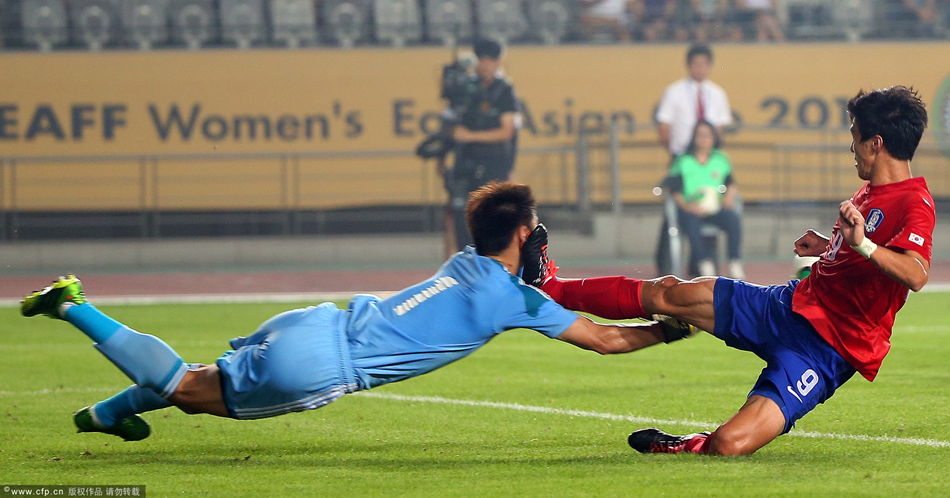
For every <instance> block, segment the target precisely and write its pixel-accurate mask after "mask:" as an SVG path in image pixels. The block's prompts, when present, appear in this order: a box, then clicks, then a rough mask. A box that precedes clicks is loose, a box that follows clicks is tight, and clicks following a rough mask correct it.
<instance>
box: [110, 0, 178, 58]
mask: <svg viewBox="0 0 950 498" xmlns="http://www.w3.org/2000/svg"><path fill="white" fill-rule="evenodd" d="M119 18H120V20H121V23H122V29H121V31H122V37H121V38H122V41H123V43H124V44H125V45H127V46H135V47H138V48H139V49H140V50H149V49H151V48H152V47H153V46H154V45H157V44H162V43H164V42H166V41H167V40H168V0H125V1H124V2H122V8H121V11H120V16H119Z"/></svg>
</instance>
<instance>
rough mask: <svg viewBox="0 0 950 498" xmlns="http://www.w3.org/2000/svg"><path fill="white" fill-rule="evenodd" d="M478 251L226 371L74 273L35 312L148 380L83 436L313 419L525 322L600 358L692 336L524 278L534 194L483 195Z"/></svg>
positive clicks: (279, 330) (475, 199)
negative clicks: (597, 308)
mask: <svg viewBox="0 0 950 498" xmlns="http://www.w3.org/2000/svg"><path fill="white" fill-rule="evenodd" d="M467 217H468V223H469V229H470V230H471V232H472V236H473V238H474V241H475V246H474V247H472V246H468V247H466V248H465V250H464V251H461V252H459V253H456V254H455V255H453V256H452V257H451V258H449V260H448V261H446V263H445V264H443V265H442V267H441V268H440V269H439V270H438V272H436V274H435V275H433V276H432V277H431V278H429V279H428V280H426V281H424V282H421V283H419V284H417V285H414V286H412V287H409V288H407V289H404V290H402V291H401V292H399V293H397V294H396V295H394V296H392V297H390V298H387V299H382V300H380V299H379V298H377V297H375V296H370V295H358V296H356V297H354V298H353V300H352V301H350V303H349V307H348V309H345V310H340V309H337V307H336V306H335V305H333V304H332V303H323V304H321V305H319V306H312V307H309V308H304V309H296V310H291V311H287V312H285V313H282V314H279V315H277V316H275V317H273V318H271V319H269V320H267V321H266V322H264V323H263V324H262V325H261V326H260V328H259V329H258V330H257V332H255V333H254V334H252V335H250V336H248V337H239V338H237V339H234V340H232V341H231V342H230V346H231V349H230V350H229V351H227V352H225V353H224V355H223V356H221V357H220V358H219V359H218V360H217V361H216V362H215V364H213V365H202V364H189V363H185V362H184V361H183V360H182V359H181V357H179V355H178V354H177V353H176V352H175V351H174V350H172V348H171V347H169V346H168V345H167V344H166V343H164V342H163V341H162V340H161V339H159V338H157V337H155V336H152V335H147V334H141V333H139V332H136V331H134V330H132V329H130V328H129V327H126V326H125V325H123V324H121V323H119V322H117V321H115V320H113V319H112V318H110V317H108V316H106V315H105V314H103V313H102V312H100V311H99V310H97V309H96V308H95V307H93V306H92V305H91V304H89V303H88V302H87V301H86V299H85V296H84V295H83V291H82V287H81V283H80V282H79V280H78V279H77V278H76V277H75V276H72V275H70V276H68V277H61V278H60V279H59V280H57V281H56V282H54V283H53V285H51V286H50V287H47V288H46V289H43V290H42V291H38V292H34V293H33V294H31V295H29V296H27V297H26V298H24V300H23V302H22V306H21V312H22V314H23V315H25V316H34V315H39V314H43V315H47V316H50V317H52V318H60V319H63V320H65V321H67V322H69V323H71V324H72V325H74V326H75V327H76V328H78V329H79V330H81V331H82V332H84V333H85V334H86V335H87V336H89V338H90V339H92V340H93V341H94V342H95V343H96V344H95V348H96V349H98V350H99V351H100V352H101V353H102V354H103V355H105V356H106V358H108V359H109V360H110V361H112V363H114V364H115V365H116V366H117V367H119V369H120V370H122V372H124V373H125V374H126V375H128V376H129V378H131V379H132V380H133V381H134V382H135V385H133V386H131V387H129V388H127V389H125V390H124V391H122V392H120V393H118V394H116V395H115V396H112V397H111V398H109V399H106V400H104V401H100V402H99V403H96V404H95V405H92V406H89V407H86V408H83V409H81V410H79V411H78V412H76V413H75V415H74V416H73V420H74V422H75V423H76V426H77V428H78V429H79V431H80V432H103V433H107V434H114V435H116V436H119V437H122V438H123V439H125V440H129V441H133V440H139V439H144V438H145V437H148V435H149V432H150V431H149V426H148V423H146V422H145V420H144V419H142V418H141V417H140V416H139V415H138V414H140V413H144V412H148V411H151V410H157V409H161V408H166V407H169V406H176V407H178V408H180V409H181V410H182V411H184V412H186V413H209V414H212V415H218V416H222V417H230V418H236V419H255V418H263V417H272V416H276V415H281V414H284V413H289V412H295V411H301V410H310V409H314V408H319V407H321V406H323V405H326V404H327V403H330V402H332V401H334V400H336V399H337V398H339V397H341V396H343V395H344V394H348V393H352V392H356V391H361V390H365V389H372V388H374V387H377V386H381V385H383V384H387V383H390V382H396V381H400V380H403V379H408V378H410V377H415V376H417V375H422V374H424V373H426V372H429V371H432V370H435V369H437V368H439V367H441V366H444V365H446V364H448V363H451V362H453V361H455V360H458V359H460V358H463V357H465V356H467V355H468V354H470V353H472V352H473V351H475V350H476V349H478V348H479V347H481V346H482V345H484V344H485V343H486V342H488V341H489V340H491V339H492V338H493V337H494V336H495V335H497V334H499V333H501V332H503V331H505V330H509V329H514V328H519V327H524V328H529V329H534V330H537V331H538V332H541V333H542V334H544V335H546V336H548V337H552V338H557V339H560V340H562V341H565V342H568V343H570V344H573V345H575V346H578V347H580V348H583V349H590V350H594V351H596V352H598V353H601V354H611V353H625V352H629V351H634V350H637V349H641V348H644V347H647V346H651V345H653V344H657V343H660V342H671V341H674V340H677V339H682V338H684V337H687V336H689V335H691V334H692V333H693V332H695V329H692V328H691V326H689V325H686V324H685V323H683V322H679V321H676V320H673V319H669V318H665V317H661V320H660V321H659V322H650V323H641V324H616V325H601V324H597V323H594V322H592V321H590V320H588V319H587V318H584V317H581V316H579V315H577V314H575V313H574V312H572V311H568V310H566V309H564V308H563V307H561V306H560V305H559V304H557V303H555V302H554V301H552V300H551V299H550V298H549V297H548V296H547V295H546V294H544V293H543V292H541V291H539V290H537V289H535V288H534V287H531V286H528V285H526V284H525V283H524V281H522V279H521V278H519V276H518V275H519V271H520V269H521V267H522V266H523V264H522V257H523V254H528V255H532V257H533V255H537V254H539V249H540V248H541V247H543V246H546V245H547V233H546V232H545V230H544V226H543V225H540V224H539V223H538V219H537V215H536V208H535V201H534V198H533V197H532V194H531V190H530V189H529V188H528V187H527V186H525V185H519V184H514V183H510V182H507V183H493V184H490V185H487V186H485V187H482V188H481V189H479V190H477V191H476V192H474V193H473V194H472V197H471V200H470V201H469V204H468V210H467Z"/></svg>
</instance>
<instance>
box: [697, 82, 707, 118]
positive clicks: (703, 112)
mask: <svg viewBox="0 0 950 498" xmlns="http://www.w3.org/2000/svg"><path fill="white" fill-rule="evenodd" d="M704 119H706V109H705V107H703V87H702V86H699V85H696V122H697V123H698V122H700V121H702V120H704Z"/></svg>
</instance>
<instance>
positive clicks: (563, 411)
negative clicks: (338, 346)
mask: <svg viewBox="0 0 950 498" xmlns="http://www.w3.org/2000/svg"><path fill="white" fill-rule="evenodd" d="M121 389H122V388H120V387H85V388H71V387H62V388H52V389H49V388H48V389H37V390H33V391H0V397H8V396H41V395H47V394H67V393H80V394H82V393H111V392H118V391H119V390H121ZM356 395H357V396H360V397H365V398H376V399H386V400H392V401H412V402H417V403H437V404H443V405H457V406H473V407H478V408H497V409H501V410H513V411H519V412H530V413H543V414H547V415H566V416H569V417H584V418H599V419H604V420H616V421H621V422H633V423H636V424H655V425H684V426H688V427H698V428H704V429H709V428H710V427H716V426H718V425H719V424H717V423H715V422H702V421H699V420H667V419H659V418H651V417H638V416H635V415H619V414H615V413H602V412H592V411H587V410H572V409H567V408H551V407H548V406H533V405H522V404H520V403H504V402H498V401H478V400H471V399H452V398H443V397H441V396H406V395H402V394H392V393H381V392H368V391H363V392H359V393H356ZM788 435H789V436H797V437H807V438H816V439H842V440H849V441H871V442H881V443H897V444H910V445H914V446H929V447H931V448H950V441H941V440H939V439H923V438H904V437H891V436H869V435H866V434H835V433H833V432H806V431H798V430H792V431H791V432H789V433H788Z"/></svg>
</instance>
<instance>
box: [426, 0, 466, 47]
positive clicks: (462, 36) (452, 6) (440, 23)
mask: <svg viewBox="0 0 950 498" xmlns="http://www.w3.org/2000/svg"><path fill="white" fill-rule="evenodd" d="M426 18H427V19H428V24H427V28H428V29H427V30H426V32H427V33H428V36H429V39H430V40H440V41H441V42H442V43H444V44H446V45H454V44H456V43H458V42H459V41H460V40H466V39H468V38H470V37H471V36H472V32H473V29H472V23H473V19H472V6H471V4H469V3H468V2H466V1H464V0H429V1H427V2H426Z"/></svg>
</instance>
